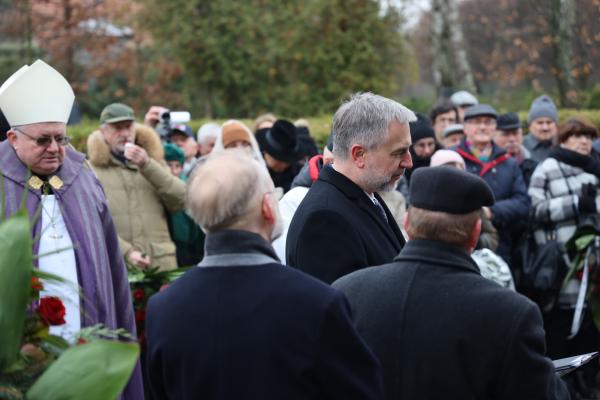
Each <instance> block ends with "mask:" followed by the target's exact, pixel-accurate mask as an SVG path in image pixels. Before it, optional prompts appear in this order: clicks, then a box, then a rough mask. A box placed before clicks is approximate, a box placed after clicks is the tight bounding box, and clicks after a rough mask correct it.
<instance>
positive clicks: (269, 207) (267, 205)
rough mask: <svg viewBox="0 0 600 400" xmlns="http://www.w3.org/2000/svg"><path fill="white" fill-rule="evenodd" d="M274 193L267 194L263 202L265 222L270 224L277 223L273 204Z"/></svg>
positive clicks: (262, 208)
mask: <svg viewBox="0 0 600 400" xmlns="http://www.w3.org/2000/svg"><path fill="white" fill-rule="evenodd" d="M272 195H273V194H272V193H265V194H264V195H263V197H262V202H261V213H262V216H263V218H264V219H265V221H267V222H269V223H270V224H274V223H275V210H274V209H273V202H272V199H271V196H272Z"/></svg>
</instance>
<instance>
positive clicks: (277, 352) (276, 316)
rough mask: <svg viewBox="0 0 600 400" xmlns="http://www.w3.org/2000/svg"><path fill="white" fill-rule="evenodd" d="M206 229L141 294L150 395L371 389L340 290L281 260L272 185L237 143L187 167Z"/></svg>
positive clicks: (313, 395) (377, 391) (376, 387)
mask: <svg viewBox="0 0 600 400" xmlns="http://www.w3.org/2000/svg"><path fill="white" fill-rule="evenodd" d="M188 209H189V211H190V213H191V215H192V216H193V218H194V219H195V220H196V222H197V223H198V224H199V225H200V226H201V227H202V229H203V230H204V231H205V232H206V233H207V236H206V245H205V257H204V259H203V260H202V261H201V262H200V263H199V264H198V266H197V267H195V268H192V269H191V270H190V271H188V272H187V273H186V274H185V275H183V276H182V277H181V278H179V279H178V280H177V281H175V282H174V283H173V284H171V285H170V286H169V287H168V288H167V289H166V290H164V291H163V292H161V293H159V294H157V295H155V296H153V297H152V298H151V299H150V303H149V305H148V310H147V311H148V312H147V322H146V333H147V339H148V350H147V354H148V359H147V360H148V362H147V365H148V381H149V382H150V386H151V391H152V395H153V397H154V398H157V399H381V398H383V389H382V383H381V375H380V368H379V364H378V363H377V361H376V360H375V358H374V356H373V354H372V353H371V351H370V350H369V349H368V347H367V346H366V345H365V343H364V342H363V340H362V338H361V337H360V336H359V335H358V334H357V333H356V330H355V329H354V327H353V324H352V321H351V316H350V309H349V306H348V303H347V301H346V299H345V298H344V296H343V295H342V294H341V293H340V292H338V291H336V290H335V289H332V288H331V287H329V286H327V285H325V284H323V283H321V282H319V281H318V280H316V279H314V278H312V277H310V276H308V275H305V274H303V273H302V272H299V271H296V270H294V269H291V268H284V267H283V266H282V265H281V264H280V263H279V260H278V259H277V256H276V254H275V251H274V250H273V248H272V247H271V244H270V242H271V241H272V240H273V239H275V238H276V237H277V236H278V235H279V234H281V216H280V214H279V209H278V202H277V197H276V196H275V187H274V186H273V182H272V181H271V179H270V177H269V174H268V172H267V170H266V169H265V168H264V166H262V165H261V164H259V163H258V162H257V161H256V160H254V159H253V158H252V157H251V156H249V155H247V154H246V152H245V151H244V150H237V149H233V150H225V151H223V152H220V153H217V154H214V155H211V156H210V157H209V158H208V159H207V161H206V162H205V163H204V164H202V165H200V166H199V167H198V169H197V171H196V172H195V173H194V174H193V175H192V180H191V182H190V183H189V187H188Z"/></svg>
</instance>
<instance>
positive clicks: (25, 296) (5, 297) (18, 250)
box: [0, 211, 33, 369]
mask: <svg viewBox="0 0 600 400" xmlns="http://www.w3.org/2000/svg"><path fill="white" fill-rule="evenodd" d="M0 254H1V255H2V256H1V257H0V332H2V340H0V369H2V368H4V367H5V366H7V365H10V364H12V362H14V361H15V360H16V359H17V357H18V355H19V349H20V346H21V336H22V335H23V326H24V323H25V310H26V307H27V303H28V301H29V293H30V287H31V273H32V269H33V268H32V243H31V231H30V226H29V218H28V217H27V215H26V214H25V212H23V211H20V212H19V213H17V214H15V215H14V216H12V217H11V218H9V219H8V220H6V221H4V222H2V223H1V224H0Z"/></svg>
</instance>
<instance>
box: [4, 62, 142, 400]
mask: <svg viewBox="0 0 600 400" xmlns="http://www.w3.org/2000/svg"><path fill="white" fill-rule="evenodd" d="M74 98H75V96H74V94H73V90H72V89H71V86H70V85H69V83H68V82H67V81H66V80H65V78H64V77H63V76H62V75H61V74H60V73H59V72H58V71H56V70H55V69H54V68H52V67H51V66H49V65H48V64H46V63H44V62H43V61H41V60H38V61H36V62H35V63H33V64H32V65H31V66H24V67H22V68H21V69H19V70H18V71H17V72H15V73H14V74H13V75H12V76H11V77H9V78H8V80H7V81H6V82H4V84H3V85H2V86H1V87H0V109H2V112H3V113H4V115H5V116H6V119H7V121H8V123H9V125H10V126H11V128H10V129H9V130H8V132H7V140H6V141H4V142H2V143H1V144H0V175H1V176H0V179H1V182H2V183H0V185H2V186H0V190H2V196H3V199H2V200H3V201H4V215H2V218H5V217H9V216H11V215H13V214H14V213H16V212H18V211H19V210H21V208H22V204H23V203H24V206H25V208H26V210H27V211H28V213H29V215H30V216H31V221H32V225H33V229H32V237H34V238H39V240H35V241H34V249H33V250H34V254H35V255H38V254H40V255H42V256H40V257H39V259H38V260H37V261H36V262H37V265H36V267H37V268H39V269H40V270H41V271H45V272H49V273H52V274H54V275H58V276H60V277H62V278H63V279H64V282H61V283H50V282H44V292H43V293H42V296H56V297H59V298H60V299H61V300H62V302H63V304H64V305H65V308H66V315H65V322H66V323H65V324H63V325H60V326H52V327H51V328H50V331H51V333H53V334H56V335H61V336H63V337H64V338H65V339H67V340H70V341H73V340H75V339H76V337H75V334H76V333H77V332H78V331H79V330H80V329H81V328H83V327H89V326H94V325H97V324H102V325H104V326H106V327H107V328H110V329H117V328H124V329H126V330H127V331H129V332H130V333H131V335H132V336H133V337H135V336H136V332H135V321H134V315H133V307H132V303H131V297H130V291H129V284H128V282H127V271H126V269H125V264H124V261H123V258H122V257H121V253H120V250H119V242H118V238H117V233H116V230H115V226H114V224H113V219H112V217H111V215H110V212H109V209H108V204H107V201H106V198H105V196H104V191H103V190H102V187H101V186H100V183H99V181H98V179H97V178H96V177H95V175H94V173H93V172H92V170H91V169H90V168H89V167H88V166H87V164H86V162H85V156H84V155H83V154H81V153H79V152H77V151H75V150H74V149H72V148H71V147H68V146H67V145H68V143H69V138H68V137H67V136H66V122H67V120H68V118H69V114H70V111H71V107H72V105H73V100H74ZM79 288H81V296H80V292H79ZM123 398H125V399H142V398H143V389H142V383H141V373H140V370H139V368H136V370H135V371H134V374H133V376H132V378H131V380H130V382H129V384H128V386H127V388H126V389H125V392H124V396H123Z"/></svg>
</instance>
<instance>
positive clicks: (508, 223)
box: [455, 139, 531, 265]
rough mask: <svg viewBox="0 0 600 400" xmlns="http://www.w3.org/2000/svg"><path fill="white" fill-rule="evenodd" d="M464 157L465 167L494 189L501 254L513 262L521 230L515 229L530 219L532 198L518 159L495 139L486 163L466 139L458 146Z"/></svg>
mask: <svg viewBox="0 0 600 400" xmlns="http://www.w3.org/2000/svg"><path fill="white" fill-rule="evenodd" d="M455 151H456V152H458V154H460V155H461V156H462V158H463V159H464V160H465V165H466V170H467V171H468V172H471V173H473V174H477V175H479V176H481V177H482V178H483V179H484V180H485V181H486V182H487V184H488V185H489V186H490V188H491V189H492V192H493V193H494V197H495V198H496V203H495V204H494V205H493V206H492V207H491V210H492V213H493V214H494V217H493V219H492V222H493V223H494V226H495V227H496V229H498V235H499V238H500V240H499V243H498V254H499V255H500V256H501V257H502V258H503V259H504V260H505V261H506V262H508V263H509V265H510V254H511V251H512V243H513V239H516V238H517V237H516V236H518V233H519V232H515V230H517V231H518V229H515V228H516V227H518V226H519V225H522V226H524V224H520V222H522V221H525V222H526V221H527V218H528V217H529V209H530V206H531V199H530V198H529V196H528V195H527V186H525V181H524V180H523V174H522V173H521V169H520V168H519V165H518V163H517V161H516V160H515V159H514V158H512V157H511V156H510V155H509V154H508V153H507V152H506V150H504V149H502V148H500V147H498V146H497V145H496V144H495V143H493V149H492V155H491V156H490V160H489V161H488V162H487V163H484V162H482V161H480V160H479V159H478V158H477V157H475V156H474V155H473V153H471V150H470V149H469V148H468V147H467V145H466V144H465V140H464V139H463V141H462V142H461V143H460V144H459V145H458V146H457V147H456V149H455Z"/></svg>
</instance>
